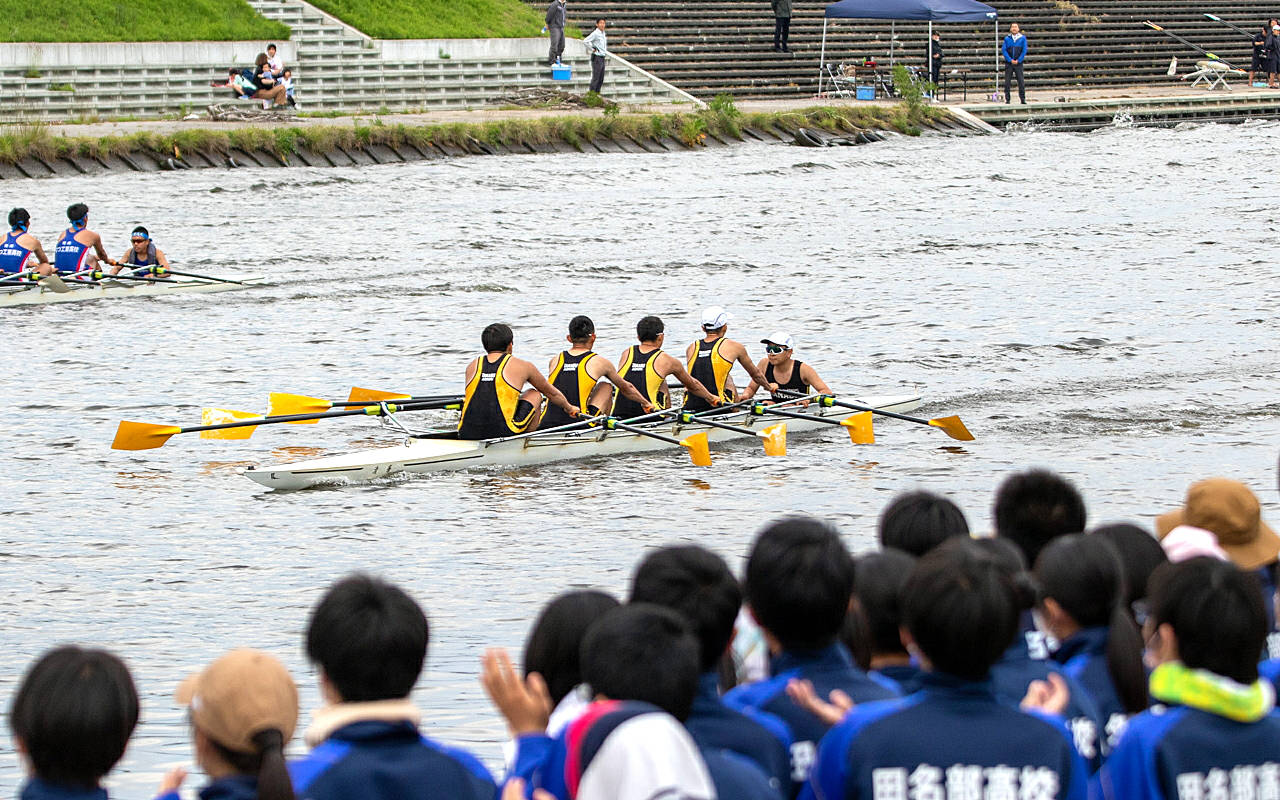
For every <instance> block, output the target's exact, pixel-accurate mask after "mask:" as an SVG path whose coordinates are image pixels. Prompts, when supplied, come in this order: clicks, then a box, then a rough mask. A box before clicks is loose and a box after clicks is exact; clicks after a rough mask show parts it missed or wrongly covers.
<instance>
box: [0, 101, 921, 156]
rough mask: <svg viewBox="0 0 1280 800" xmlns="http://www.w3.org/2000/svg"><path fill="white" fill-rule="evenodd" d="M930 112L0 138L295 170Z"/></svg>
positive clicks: (32, 146)
mask: <svg viewBox="0 0 1280 800" xmlns="http://www.w3.org/2000/svg"><path fill="white" fill-rule="evenodd" d="M942 114H943V112H941V111H938V110H936V109H934V108H930V107H924V108H915V109H912V108H909V107H908V106H906V105H900V106H874V107H839V108H832V107H815V108H809V109H804V110H801V111H791V112H784V113H752V114H743V113H741V112H739V111H738V110H737V109H736V108H734V106H733V104H732V102H718V103H715V104H713V106H712V108H709V109H706V110H704V111H698V112H679V113H673V114H603V115H600V116H565V117H545V118H542V119H536V120H500V121H493V122H458V123H449V124H442V125H406V124H403V123H399V124H386V123H384V122H383V121H382V120H381V119H377V118H375V119H373V120H372V121H371V122H370V123H369V124H356V125H351V126H347V125H309V126H297V127H279V128H265V127H258V128H234V129H231V130H219V129H217V128H201V129H199V130H187V131H179V132H177V133H166V134H155V133H134V134H129V135H125V136H103V137H98V138H91V137H70V136H54V135H52V134H51V133H50V132H49V129H48V128H47V127H45V126H39V125H36V126H24V127H22V128H19V129H17V130H16V132H14V133H11V134H6V135H0V162H4V163H8V164H12V163H14V162H16V161H18V160H19V159H21V158H24V157H31V156H35V157H39V158H43V159H44V160H46V161H52V160H54V159H57V158H62V157H64V156H78V157H82V158H96V157H106V156H111V155H130V154H135V153H151V154H154V155H156V156H159V157H161V158H168V157H171V156H173V155H174V154H175V148H176V152H177V153H179V154H182V153H207V154H225V153H228V152H230V151H231V150H235V149H238V150H245V151H263V152H267V153H271V154H273V155H276V156H278V157H280V158H281V159H283V160H285V161H289V160H290V159H291V157H292V156H293V155H294V154H295V153H296V152H297V151H298V150H300V149H304V148H305V149H307V150H310V151H312V152H315V153H324V152H332V151H334V149H335V148H339V147H341V148H347V149H350V148H361V147H368V146H370V145H378V144H384V145H391V146H393V147H397V146H401V145H415V146H418V147H429V146H433V145H451V146H454V147H459V148H463V149H470V148H468V145H469V144H473V143H475V142H479V143H481V144H486V145H490V146H504V147H509V148H517V149H518V148H521V147H525V146H534V147H536V146H537V145H545V144H549V143H552V142H566V143H568V144H569V145H571V146H574V147H582V146H583V145H584V144H586V143H588V142H590V141H591V140H594V139H602V138H610V137H622V138H625V137H631V138H634V139H637V140H653V139H675V140H677V141H679V142H681V143H683V144H684V145H686V146H688V147H699V146H702V145H703V144H704V143H705V142H706V139H707V137H708V136H716V137H719V138H721V139H742V138H743V137H744V134H743V129H744V128H756V129H761V128H768V127H771V126H773V127H782V128H787V129H794V128H798V127H808V128H821V129H824V130H827V131H831V132H833V133H854V132H856V131H859V130H897V131H899V132H901V133H905V134H911V135H914V134H918V133H919V132H920V131H919V128H918V127H917V125H918V124H919V123H920V122H922V121H924V120H926V119H937V118H939V117H940V116H942Z"/></svg>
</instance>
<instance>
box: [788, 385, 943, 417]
mask: <svg viewBox="0 0 1280 800" xmlns="http://www.w3.org/2000/svg"><path fill="white" fill-rule="evenodd" d="M778 394H780V395H782V396H785V397H793V398H797V397H811V398H812V399H813V400H814V401H815V402H816V403H817V404H818V405H820V406H822V407H824V408H831V407H832V406H839V407H840V408H847V409H850V410H852V411H870V412H871V413H872V414H879V415H881V416H884V417H892V418H893V419H901V420H905V421H907V422H916V423H919V424H921V425H928V424H929V420H927V419H921V418H919V417H908V416H907V415H906V414H899V413H898V412H896V411H885V410H884V409H880V408H873V407H871V406H863V405H858V404H857V403H850V402H847V401H844V400H837V399H835V398H834V397H832V396H831V395H829V394H818V395H812V396H810V395H801V394H797V393H796V392H788V391H785V390H784V391H781V392H779V393H778Z"/></svg>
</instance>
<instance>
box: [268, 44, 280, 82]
mask: <svg viewBox="0 0 1280 800" xmlns="http://www.w3.org/2000/svg"><path fill="white" fill-rule="evenodd" d="M267 66H269V67H271V74H272V75H274V76H276V77H277V78H279V77H281V76H283V75H284V59H282V58H280V56H278V55H276V46H275V45H274V44H269V45H267Z"/></svg>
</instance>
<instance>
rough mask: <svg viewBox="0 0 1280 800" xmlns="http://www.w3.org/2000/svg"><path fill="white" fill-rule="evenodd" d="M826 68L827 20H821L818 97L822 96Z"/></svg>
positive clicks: (824, 18)
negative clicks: (823, 74) (823, 76)
mask: <svg viewBox="0 0 1280 800" xmlns="http://www.w3.org/2000/svg"><path fill="white" fill-rule="evenodd" d="M826 68H827V18H826V17H823V18H822V55H821V56H819V57H818V96H819V97H821V96H822V72H823V70H825V69H826Z"/></svg>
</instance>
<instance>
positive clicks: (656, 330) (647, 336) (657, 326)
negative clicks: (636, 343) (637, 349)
mask: <svg viewBox="0 0 1280 800" xmlns="http://www.w3.org/2000/svg"><path fill="white" fill-rule="evenodd" d="M665 330H666V326H665V325H663V324H662V320H661V319H659V318H657V317H654V316H648V317H641V318H640V321H639V322H637V323H636V338H637V339H639V340H640V341H642V342H653V341H657V339H658V337H659V336H661V335H662V332H663V331H665Z"/></svg>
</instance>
